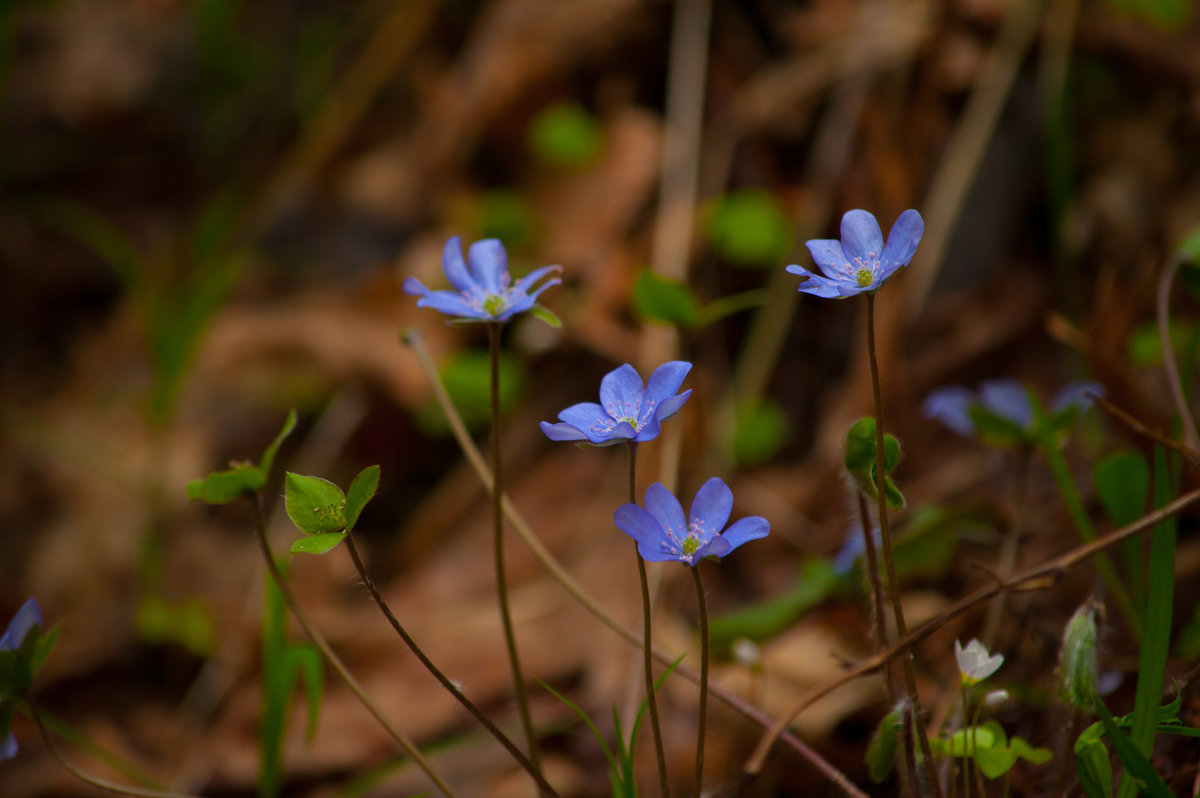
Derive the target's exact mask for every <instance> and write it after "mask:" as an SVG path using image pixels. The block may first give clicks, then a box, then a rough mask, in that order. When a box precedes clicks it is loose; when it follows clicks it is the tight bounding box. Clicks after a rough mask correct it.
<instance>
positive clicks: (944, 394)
mask: <svg viewBox="0 0 1200 798" xmlns="http://www.w3.org/2000/svg"><path fill="white" fill-rule="evenodd" d="M1103 395H1104V386H1102V385H1100V384H1099V383H1095V382H1075V383H1071V384H1070V385H1068V386H1067V387H1065V388H1063V389H1062V390H1061V391H1059V392H1058V394H1057V395H1056V396H1055V397H1054V399H1053V401H1051V402H1050V408H1049V409H1050V413H1051V414H1052V416H1053V418H1052V419H1051V420H1052V422H1054V423H1055V424H1056V426H1058V425H1061V424H1062V423H1065V421H1067V420H1069V418H1071V417H1073V416H1074V415H1075V414H1077V413H1083V412H1086V411H1087V410H1088V409H1089V408H1090V407H1091V406H1092V396H1103ZM1034 401H1035V400H1034V397H1033V395H1032V394H1030V392H1029V389H1028V388H1026V387H1025V386H1024V385H1023V384H1022V383H1020V382H1018V381H1017V380H1014V379H1008V378H1004V379H998V380H989V381H987V382H983V383H980V385H979V390H978V391H972V390H970V389H968V388H964V387H962V386H961V385H951V386H947V387H945V388H938V389H937V390H935V391H934V392H933V393H931V394H929V396H927V397H926V398H925V402H924V403H923V404H922V406H921V410H922V412H923V413H924V415H925V417H926V418H931V419H934V420H936V421H940V422H941V423H942V424H945V425H946V426H947V427H949V428H950V429H952V430H954V431H955V432H957V433H958V434H959V435H964V436H970V435H975V434H976V433H977V432H979V431H980V430H979V426H980V424H981V423H982V424H984V425H986V426H988V427H989V431H990V432H991V433H993V434H992V436H991V437H996V434H995V433H997V432H999V433H1001V437H1005V438H1022V439H1024V440H1025V441H1027V442H1032V440H1033V435H1034V433H1035V432H1036V430H1035V429H1034V427H1035V425H1036V422H1037V414H1036V413H1035V412H1034ZM997 422H999V424H1000V425H1003V426H1007V427H1009V428H1010V431H1011V434H1010V435H1004V434H1003V433H1004V429H1002V428H998V426H997ZM1002 442H1019V441H1008V440H1005V441H1002Z"/></svg>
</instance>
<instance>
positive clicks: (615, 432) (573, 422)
mask: <svg viewBox="0 0 1200 798" xmlns="http://www.w3.org/2000/svg"><path fill="white" fill-rule="evenodd" d="M691 369H692V364H691V363H685V362H684V361H682V360H672V361H670V362H669V363H663V364H662V365H661V366H659V367H658V368H657V369H655V370H654V373H653V374H651V375H650V381H649V382H647V383H646V385H645V387H644V388H643V386H642V378H641V377H639V376H638V373H637V370H636V369H634V367H633V366H631V365H629V364H628V363H626V364H625V365H623V366H621V367H620V368H617V369H614V370H612V371H610V372H608V373H607V374H605V375H604V379H603V380H601V381H600V404H596V403H595V402H580V403H579V404H576V405H571V406H570V407H568V408H567V409H566V410H564V411H562V412H561V413H559V414H558V418H559V421H561V422H562V423H561V424H551V423H549V422H546V421H543V422H541V425H540V426H541V428H542V432H544V433H546V437H547V438H549V439H550V440H552V441H581V442H583V443H587V444H591V445H592V446H612V445H613V444H617V443H625V442H626V441H648V440H653V439H654V438H657V437H658V433H659V430H660V429H661V426H662V422H663V421H664V420H665V419H668V418H670V417H671V416H673V415H675V414H676V413H678V412H679V408H681V407H683V403H684V402H686V401H687V400H688V397H689V396H691V395H692V390H691V388H689V389H688V390H686V391H684V392H683V393H681V394H676V393H675V392H676V391H678V390H679V386H680V385H681V384H683V378H684V377H686V376H687V373H688V372H689V371H691Z"/></svg>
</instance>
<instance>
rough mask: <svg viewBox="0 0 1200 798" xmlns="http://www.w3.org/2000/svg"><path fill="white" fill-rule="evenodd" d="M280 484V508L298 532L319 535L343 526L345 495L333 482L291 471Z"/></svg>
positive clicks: (337, 529)
mask: <svg viewBox="0 0 1200 798" xmlns="http://www.w3.org/2000/svg"><path fill="white" fill-rule="evenodd" d="M284 485H285V489H284V508H285V509H286V510H287V514H288V518H290V519H292V523H293V524H295V525H296V526H297V528H299V530H300V531H301V532H303V533H304V534H306V535H319V534H321V533H323V532H339V531H341V530H343V529H345V528H346V514H345V506H346V496H345V494H343V493H342V489H341V488H339V487H338V486H337V485H334V484H333V483H332V482H330V481H329V480H325V479H321V478H320V477H306V476H301V475H300V474H293V473H292V472H291V471H289V472H287V476H286V477H285V479H284Z"/></svg>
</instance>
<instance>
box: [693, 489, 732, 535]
mask: <svg viewBox="0 0 1200 798" xmlns="http://www.w3.org/2000/svg"><path fill="white" fill-rule="evenodd" d="M731 512H733V491H731V490H730V489H729V486H728V485H726V484H725V481H724V480H723V479H721V478H720V477H713V478H712V479H710V480H709V481H708V482H705V483H704V484H703V485H701V486H700V490H698V491H696V498H694V499H692V507H691V510H690V511H689V513H688V518H689V519H690V520H691V523H692V525H693V526H695V525H696V523H697V522H699V523H700V524H701V525H702V526H703V528H704V530H705V531H706V532H707V533H708V534H710V535H717V534H719V533H720V532H721V530H722V529H724V528H725V524H726V523H728V522H729V514H730V513H731Z"/></svg>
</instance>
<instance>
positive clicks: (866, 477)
mask: <svg viewBox="0 0 1200 798" xmlns="http://www.w3.org/2000/svg"><path fill="white" fill-rule="evenodd" d="M875 443H876V441H875V419H873V418H871V417H870V416H865V417H863V418H860V419H859V420H858V421H856V422H854V426H852V427H851V428H850V431H849V432H847V433H846V450H845V456H844V458H843V464H844V465H845V466H846V471H847V473H849V474H850V477H851V478H852V479H853V480H854V484H855V485H857V486H858V489H859V490H860V491H862V492H863V493H864V494H865V495H867V496H869V497H870V498H872V499H877V498H878V496H879V488H878V476H877V475H878V471H879V460H878V454H877V451H876V448H875ZM899 464H900V441H898V440H897V439H896V436H895V435H891V434H885V435H884V436H883V472H884V476H883V479H884V483H883V491H884V497H885V499H886V500H887V506H888V507H890V508H891V509H893V510H899V509H901V508H903V507H904V494H902V493H901V492H900V489H899V488H897V487H896V483H895V482H893V481H892V476H891V475H892V471H894V470H895V469H896V466H897V465H899Z"/></svg>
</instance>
